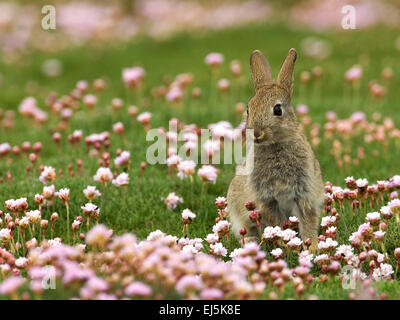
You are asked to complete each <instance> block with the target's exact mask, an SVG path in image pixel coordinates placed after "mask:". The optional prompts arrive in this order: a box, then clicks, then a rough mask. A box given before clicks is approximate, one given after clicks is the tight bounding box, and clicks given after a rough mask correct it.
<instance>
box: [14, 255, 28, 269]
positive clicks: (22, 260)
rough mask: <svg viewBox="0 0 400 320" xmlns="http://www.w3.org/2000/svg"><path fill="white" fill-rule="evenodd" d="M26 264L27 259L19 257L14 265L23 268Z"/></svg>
mask: <svg viewBox="0 0 400 320" xmlns="http://www.w3.org/2000/svg"><path fill="white" fill-rule="evenodd" d="M27 264H28V259H27V258H24V257H20V258H18V259H17V260H15V265H16V266H17V267H18V268H25V267H26V266H27Z"/></svg>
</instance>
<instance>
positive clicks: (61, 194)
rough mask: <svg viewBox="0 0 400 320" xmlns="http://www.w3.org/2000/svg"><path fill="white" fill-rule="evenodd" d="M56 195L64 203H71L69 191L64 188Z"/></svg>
mask: <svg viewBox="0 0 400 320" xmlns="http://www.w3.org/2000/svg"><path fill="white" fill-rule="evenodd" d="M55 195H56V196H57V197H59V198H60V199H61V200H62V201H69V189H68V188H64V189H60V191H58V192H56V193H55Z"/></svg>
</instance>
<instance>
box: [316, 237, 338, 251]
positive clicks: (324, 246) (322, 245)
mask: <svg viewBox="0 0 400 320" xmlns="http://www.w3.org/2000/svg"><path fill="white" fill-rule="evenodd" d="M337 245H338V242H337V241H335V240H332V238H326V240H325V241H320V242H319V243H318V249H319V250H330V249H333V248H335V247H337Z"/></svg>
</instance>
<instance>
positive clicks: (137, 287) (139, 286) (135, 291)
mask: <svg viewBox="0 0 400 320" xmlns="http://www.w3.org/2000/svg"><path fill="white" fill-rule="evenodd" d="M125 294H127V295H128V296H139V297H150V296H151V295H152V294H153V290H152V289H151V287H150V286H148V285H147V284H145V283H143V282H140V281H135V282H132V283H131V284H129V285H128V286H127V287H126V288H125Z"/></svg>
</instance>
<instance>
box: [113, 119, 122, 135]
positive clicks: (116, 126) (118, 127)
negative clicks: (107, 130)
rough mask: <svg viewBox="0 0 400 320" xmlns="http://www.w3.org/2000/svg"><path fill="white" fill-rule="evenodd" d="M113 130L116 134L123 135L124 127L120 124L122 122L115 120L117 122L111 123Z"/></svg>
mask: <svg viewBox="0 0 400 320" xmlns="http://www.w3.org/2000/svg"><path fill="white" fill-rule="evenodd" d="M113 131H114V132H115V133H116V134H119V135H123V134H124V131H125V129H124V125H123V124H122V122H117V123H115V124H113Z"/></svg>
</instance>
